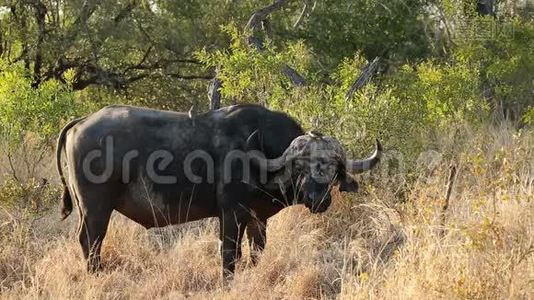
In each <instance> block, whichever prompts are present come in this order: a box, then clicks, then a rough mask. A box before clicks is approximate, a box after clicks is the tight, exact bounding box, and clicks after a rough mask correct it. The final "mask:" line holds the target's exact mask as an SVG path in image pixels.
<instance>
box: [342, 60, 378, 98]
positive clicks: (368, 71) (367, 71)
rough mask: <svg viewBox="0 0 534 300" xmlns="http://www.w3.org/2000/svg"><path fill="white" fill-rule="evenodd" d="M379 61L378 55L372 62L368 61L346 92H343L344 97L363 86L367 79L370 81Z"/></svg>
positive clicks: (351, 94)
mask: <svg viewBox="0 0 534 300" xmlns="http://www.w3.org/2000/svg"><path fill="white" fill-rule="evenodd" d="M379 61H380V58H379V57H375V59H373V61H372V62H370V63H368V64H367V65H366V66H365V67H364V68H363V70H362V74H361V75H360V76H359V77H358V78H356V80H355V81H354V83H353V84H352V85H351V86H350V88H349V90H348V91H347V94H345V99H347V100H348V99H350V98H352V96H353V95H354V93H356V91H358V90H359V89H361V88H362V87H363V86H365V85H366V84H367V83H368V82H369V81H371V78H373V75H374V74H375V72H376V69H377V68H378V62H379Z"/></svg>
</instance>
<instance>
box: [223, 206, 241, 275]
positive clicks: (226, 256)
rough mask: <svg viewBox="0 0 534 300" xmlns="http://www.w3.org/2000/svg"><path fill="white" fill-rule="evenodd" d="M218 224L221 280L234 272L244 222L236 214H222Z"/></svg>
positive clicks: (239, 250)
mask: <svg viewBox="0 0 534 300" xmlns="http://www.w3.org/2000/svg"><path fill="white" fill-rule="evenodd" d="M219 222H220V240H221V242H222V245H221V256H222V268H223V278H224V279H230V278H231V277H232V276H233V274H234V271H235V263H236V261H237V260H238V259H239V258H240V257H241V240H242V237H243V233H244V232H245V226H246V222H244V221H242V220H240V218H238V216H237V214H236V213H226V214H223V216H222V218H221V219H220V220H219Z"/></svg>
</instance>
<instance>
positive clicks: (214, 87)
mask: <svg viewBox="0 0 534 300" xmlns="http://www.w3.org/2000/svg"><path fill="white" fill-rule="evenodd" d="M217 73H218V70H216V71H215V74H216V75H215V77H213V79H212V80H211V81H210V84H209V86H208V98H209V99H210V109H211V110H215V109H219V108H220V107H221V91H220V88H221V86H222V82H221V80H220V79H219V78H218V77H217Z"/></svg>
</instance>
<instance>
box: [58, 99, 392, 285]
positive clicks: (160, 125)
mask: <svg viewBox="0 0 534 300" xmlns="http://www.w3.org/2000/svg"><path fill="white" fill-rule="evenodd" d="M63 149H65V153H66V161H67V167H68V177H69V180H68V184H67V183H66V180H65V178H64V176H63V171H62V164H61V153H62V150H63ZM381 152H382V148H381V146H380V143H378V141H377V148H376V151H375V153H374V154H373V155H372V156H371V157H369V158H367V159H365V160H358V161H353V160H350V159H347V158H346V157H345V151H344V150H343V148H342V146H341V144H340V143H339V142H338V141H337V140H336V139H335V138H332V137H327V136H322V135H321V134H319V133H315V132H310V133H308V134H305V133H304V131H303V130H302V128H301V127H300V126H299V124H298V123H297V122H295V121H294V120H293V119H292V118H291V117H289V116H287V115H286V114H284V113H281V112H275V111H270V110H268V109H266V108H264V107H261V106H257V105H235V106H230V107H225V108H221V109H219V110H215V111H210V112H206V113H203V114H199V115H192V114H189V115H188V114H184V113H177V112H171V111H160V110H152V109H146V108H138V107H131V106H122V105H114V106H108V107H105V108H103V109H101V110H100V111H98V112H96V113H94V114H92V115H90V116H87V117H84V118H81V119H77V120H74V121H72V122H70V123H69V124H67V125H66V126H65V127H64V128H63V130H62V131H61V133H60V135H59V138H58V143H57V153H56V155H57V156H56V158H57V168H58V172H59V175H60V177H61V181H62V183H63V186H64V191H63V196H62V197H63V199H62V204H63V207H62V217H63V219H64V218H66V217H67V216H69V214H70V213H71V212H72V208H73V205H72V199H74V200H75V202H76V204H77V207H78V211H79V215H80V222H79V228H78V236H79V241H80V244H81V247H82V250H83V255H84V257H85V259H86V260H87V267H88V270H89V271H94V270H97V269H98V268H99V267H100V249H101V244H102V240H103V239H104V237H105V235H106V230H107V227H108V223H109V219H110V216H111V213H112V212H113V210H116V211H118V212H120V213H121V214H123V215H125V216H126V217H128V218H130V219H132V220H134V221H135V222H137V223H139V224H141V225H143V226H144V227H146V228H151V227H160V226H166V225H170V224H180V223H184V222H189V221H193V220H199V219H202V218H208V217H218V218H219V223H220V239H221V241H222V249H221V255H222V265H223V274H225V275H231V274H233V272H234V269H235V261H236V259H239V257H240V256H241V250H240V249H241V246H240V243H241V238H242V236H243V234H244V231H245V229H246V230H247V236H248V237H249V238H248V240H249V243H250V245H251V249H254V250H257V251H253V255H252V260H253V262H255V261H256V259H257V256H256V255H257V252H259V251H261V250H262V249H263V248H264V245H265V240H266V237H265V226H266V221H267V219H268V218H269V217H271V216H273V215H274V214H276V213H277V212H279V211H280V210H281V209H283V208H284V207H287V206H290V205H293V204H305V205H306V207H308V208H309V209H310V211H311V212H312V213H319V212H324V211H325V210H326V209H327V208H328V206H329V205H330V202H331V196H330V191H331V188H332V186H333V185H336V184H338V185H339V189H340V190H341V191H348V192H356V191H357V189H358V185H357V183H356V182H355V181H354V180H353V179H352V177H351V176H350V175H349V174H348V173H358V172H363V171H366V170H370V169H371V168H372V167H373V166H374V165H375V164H376V163H377V162H378V161H379V159H380V155H381Z"/></svg>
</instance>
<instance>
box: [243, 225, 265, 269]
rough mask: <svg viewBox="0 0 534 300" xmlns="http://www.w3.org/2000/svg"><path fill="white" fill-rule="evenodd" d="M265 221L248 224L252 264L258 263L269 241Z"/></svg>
mask: <svg viewBox="0 0 534 300" xmlns="http://www.w3.org/2000/svg"><path fill="white" fill-rule="evenodd" d="M266 225H267V222H266V221H265V220H259V219H254V220H251V221H250V222H248V224H247V239H248V244H249V247H250V259H251V261H252V264H254V265H255V264H256V263H257V262H258V258H259V255H260V254H261V252H262V251H263V249H264V248H265V242H266V241H267V235H266Z"/></svg>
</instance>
